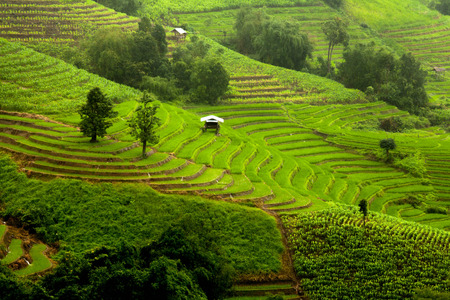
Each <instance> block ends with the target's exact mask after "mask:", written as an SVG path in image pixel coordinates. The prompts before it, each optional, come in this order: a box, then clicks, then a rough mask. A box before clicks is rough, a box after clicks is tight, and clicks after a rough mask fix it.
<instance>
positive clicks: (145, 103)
mask: <svg viewBox="0 0 450 300" xmlns="http://www.w3.org/2000/svg"><path fill="white" fill-rule="evenodd" d="M155 100H156V98H155V96H154V95H152V94H150V95H149V94H148V93H147V92H144V94H143V95H142V99H141V100H140V103H141V104H140V105H139V107H138V108H137V109H136V110H135V112H134V115H133V117H132V118H131V119H130V121H129V122H128V124H129V125H130V128H131V135H132V136H134V137H135V138H137V139H139V141H141V143H142V156H143V157H145V156H146V155H147V152H146V148H147V144H150V145H153V144H156V143H158V141H159V136H158V135H157V134H156V128H157V127H158V126H159V125H160V122H161V121H160V119H159V118H158V117H157V116H156V112H157V110H158V108H159V105H157V104H153V102H154V101H155Z"/></svg>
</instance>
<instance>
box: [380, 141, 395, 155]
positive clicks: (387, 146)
mask: <svg viewBox="0 0 450 300" xmlns="http://www.w3.org/2000/svg"><path fill="white" fill-rule="evenodd" d="M396 147H397V145H396V144H395V141H394V139H390V138H389V139H384V140H381V141H380V148H382V149H384V150H386V156H389V150H394V149H395V148H396Z"/></svg>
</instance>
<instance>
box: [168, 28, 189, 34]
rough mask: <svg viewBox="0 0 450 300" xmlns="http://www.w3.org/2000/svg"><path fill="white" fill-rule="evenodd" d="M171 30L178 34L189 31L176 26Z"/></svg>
mask: <svg viewBox="0 0 450 300" xmlns="http://www.w3.org/2000/svg"><path fill="white" fill-rule="evenodd" d="M170 32H175V33H178V34H186V33H187V32H186V31H185V30H184V29H183V28H174V29H172V30H171V31H170Z"/></svg>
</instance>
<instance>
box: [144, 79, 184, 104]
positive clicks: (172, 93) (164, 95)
mask: <svg viewBox="0 0 450 300" xmlns="http://www.w3.org/2000/svg"><path fill="white" fill-rule="evenodd" d="M140 89H141V90H146V91H149V92H150V93H153V94H155V95H156V96H157V97H158V98H159V99H160V100H162V101H174V100H176V99H177V98H178V97H179V96H180V95H181V94H182V90H181V89H179V88H177V87H176V86H175V83H174V82H173V81H171V80H169V79H167V78H161V77H150V76H145V77H143V78H142V82H141V85H140Z"/></svg>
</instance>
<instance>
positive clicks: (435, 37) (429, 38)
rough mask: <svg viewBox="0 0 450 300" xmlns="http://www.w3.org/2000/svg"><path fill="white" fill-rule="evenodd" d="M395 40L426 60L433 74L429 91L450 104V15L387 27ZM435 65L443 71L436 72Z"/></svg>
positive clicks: (428, 85) (435, 98)
mask: <svg viewBox="0 0 450 300" xmlns="http://www.w3.org/2000/svg"><path fill="white" fill-rule="evenodd" d="M382 35H383V38H385V39H390V40H393V41H394V42H395V43H398V44H399V45H401V47H403V48H404V49H405V51H407V52H411V53H413V54H414V56H415V57H417V58H419V60H420V61H421V62H423V63H424V65H425V68H426V70H427V71H428V73H429V77H428V78H429V80H428V83H427V91H428V93H429V94H430V96H431V99H432V100H433V101H434V102H436V103H443V104H446V105H448V104H449V103H450V97H449V95H450V75H449V72H450V46H449V45H450V22H449V18H448V17H442V18H441V19H439V20H436V21H433V22H430V23H428V24H424V23H423V22H411V23H409V24H402V25H398V27H392V28H390V29H389V30H385V31H384V32H383V33H382ZM434 68H439V69H440V70H438V71H435V70H434Z"/></svg>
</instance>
